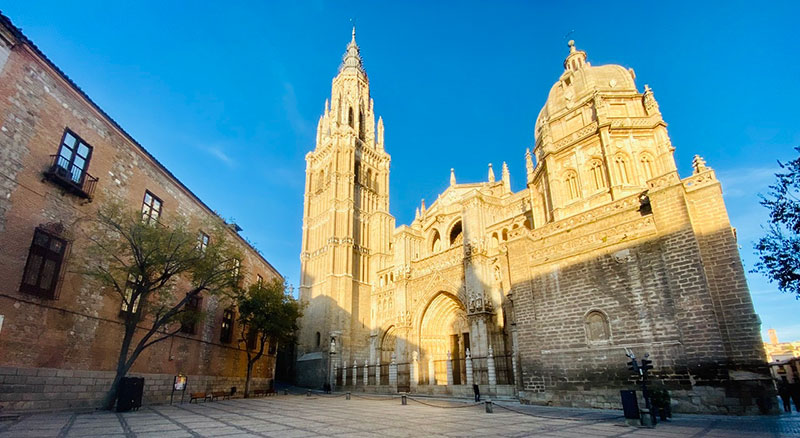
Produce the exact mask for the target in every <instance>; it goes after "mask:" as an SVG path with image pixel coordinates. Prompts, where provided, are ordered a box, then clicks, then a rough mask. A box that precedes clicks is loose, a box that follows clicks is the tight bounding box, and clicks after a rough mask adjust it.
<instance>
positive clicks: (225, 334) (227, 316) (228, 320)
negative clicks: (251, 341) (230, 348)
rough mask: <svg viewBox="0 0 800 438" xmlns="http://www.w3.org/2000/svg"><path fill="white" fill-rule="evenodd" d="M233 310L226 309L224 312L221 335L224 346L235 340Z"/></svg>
mask: <svg viewBox="0 0 800 438" xmlns="http://www.w3.org/2000/svg"><path fill="white" fill-rule="evenodd" d="M234 317H235V314H234V313H233V309H225V311H224V312H222V330H220V333H219V341H220V342H222V343H223V344H230V343H231V341H232V340H233V318H234Z"/></svg>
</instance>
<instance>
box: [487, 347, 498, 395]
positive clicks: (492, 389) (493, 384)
mask: <svg viewBox="0 0 800 438" xmlns="http://www.w3.org/2000/svg"><path fill="white" fill-rule="evenodd" d="M486 368H488V369H489V393H490V394H496V393H497V371H496V370H495V368H494V352H493V351H492V346H491V345H489V354H488V356H487V357H486Z"/></svg>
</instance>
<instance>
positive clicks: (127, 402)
mask: <svg viewBox="0 0 800 438" xmlns="http://www.w3.org/2000/svg"><path fill="white" fill-rule="evenodd" d="M117 393H118V394H119V395H118V396H117V412H128V411H130V410H131V409H139V408H140V407H141V406H142V394H143V393H144V377H123V378H122V380H120V382H119V390H118V391H117Z"/></svg>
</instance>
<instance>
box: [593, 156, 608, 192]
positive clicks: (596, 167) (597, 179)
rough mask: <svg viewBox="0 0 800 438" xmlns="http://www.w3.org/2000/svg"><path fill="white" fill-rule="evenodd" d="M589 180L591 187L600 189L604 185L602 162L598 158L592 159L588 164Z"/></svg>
mask: <svg viewBox="0 0 800 438" xmlns="http://www.w3.org/2000/svg"><path fill="white" fill-rule="evenodd" d="M589 180H590V181H591V182H592V189H594V190H600V189H604V188H605V187H606V178H605V176H604V175H603V163H601V162H600V160H593V161H592V162H591V163H590V164H589Z"/></svg>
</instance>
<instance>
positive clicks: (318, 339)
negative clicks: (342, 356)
mask: <svg viewBox="0 0 800 438" xmlns="http://www.w3.org/2000/svg"><path fill="white" fill-rule="evenodd" d="M320 342H322V338H321V335H320V334H319V332H317V347H319V345H320Z"/></svg>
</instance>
